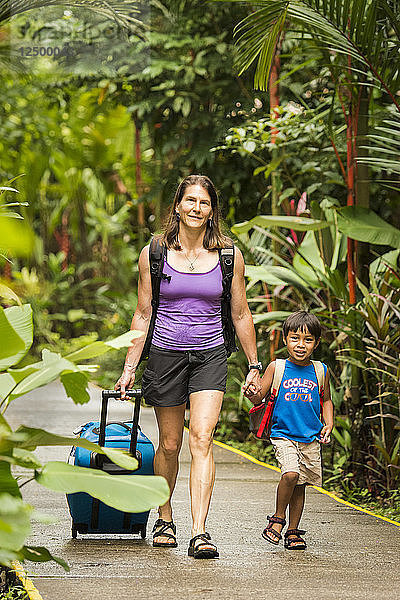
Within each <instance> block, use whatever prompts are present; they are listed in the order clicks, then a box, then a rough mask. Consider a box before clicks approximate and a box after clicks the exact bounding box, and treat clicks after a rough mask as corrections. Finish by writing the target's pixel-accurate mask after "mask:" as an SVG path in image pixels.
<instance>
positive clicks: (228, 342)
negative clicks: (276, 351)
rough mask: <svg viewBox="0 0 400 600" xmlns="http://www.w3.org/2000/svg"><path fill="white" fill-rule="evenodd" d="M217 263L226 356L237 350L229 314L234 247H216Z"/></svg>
mask: <svg viewBox="0 0 400 600" xmlns="http://www.w3.org/2000/svg"><path fill="white" fill-rule="evenodd" d="M218 254H219V263H220V265H221V272H222V298H221V318H222V330H223V334H224V341H225V348H226V351H227V354H228V356H230V354H232V352H236V351H237V347H236V342H235V328H234V326H233V321H232V315H231V297H232V295H231V287H232V279H233V271H234V266H235V247H234V245H233V244H232V245H231V246H227V247H226V248H218Z"/></svg>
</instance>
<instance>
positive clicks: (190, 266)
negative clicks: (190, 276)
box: [185, 252, 200, 271]
mask: <svg viewBox="0 0 400 600" xmlns="http://www.w3.org/2000/svg"><path fill="white" fill-rule="evenodd" d="M199 256H200V252H199V253H198V255H197V256H196V258H195V259H194V260H190V258H189V257H188V255H187V254H186V252H185V258H186V260H187V261H188V263H189V271H194V263H195V262H196V260H197V259H198V258H199Z"/></svg>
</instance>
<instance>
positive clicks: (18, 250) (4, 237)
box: [0, 216, 34, 256]
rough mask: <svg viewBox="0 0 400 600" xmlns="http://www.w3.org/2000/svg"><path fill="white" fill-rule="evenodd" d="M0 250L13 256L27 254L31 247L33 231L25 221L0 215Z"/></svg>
mask: <svg viewBox="0 0 400 600" xmlns="http://www.w3.org/2000/svg"><path fill="white" fill-rule="evenodd" d="M0 240H1V241H0V252H3V253H4V252H10V253H11V254H12V255H13V256H29V254H30V253H31V252H32V249H33V241H34V238H33V233H32V231H31V229H29V227H28V226H27V224H26V223H21V222H19V221H17V220H16V219H8V218H7V217H2V216H0Z"/></svg>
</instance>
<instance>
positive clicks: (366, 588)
mask: <svg viewBox="0 0 400 600" xmlns="http://www.w3.org/2000/svg"><path fill="white" fill-rule="evenodd" d="M99 407H100V391H99V389H98V388H95V387H92V388H91V400H90V402H89V403H88V404H86V405H84V406H76V405H74V404H73V402H72V401H71V400H69V399H67V398H66V397H65V393H64V389H63V387H62V386H61V384H60V383H53V384H50V385H48V386H46V387H45V388H42V389H39V390H36V391H34V392H32V393H30V394H28V395H27V396H25V397H24V398H19V399H17V400H15V401H14V402H13V404H12V405H11V406H10V408H9V410H8V411H7V417H8V419H9V421H10V422H11V423H12V424H13V425H17V424H18V423H24V424H25V425H30V426H33V427H44V428H45V429H47V430H49V431H51V432H53V433H59V434H64V435H71V432H72V431H73V430H74V429H76V428H77V426H79V425H81V424H82V423H85V422H86V421H90V420H96V419H97V415H98V414H99ZM130 407H131V405H130V404H129V405H128V404H124V403H121V402H115V401H113V402H112V406H111V413H110V417H111V418H113V419H117V420H129V419H130V418H131V412H130ZM110 420H111V419H110ZM140 422H141V425H142V428H143V431H144V432H145V433H146V434H147V435H148V436H149V437H150V438H151V439H152V440H153V441H155V440H156V438H157V434H156V425H155V420H154V417H153V412H152V410H151V409H148V408H146V409H143V410H142V412H141V418H140ZM185 435H186V434H185ZM214 451H215V459H216V462H217V479H216V485H215V490H214V495H213V499H212V503H211V510H210V516H209V519H208V523H207V530H208V531H209V532H210V533H211V535H212V538H213V541H214V542H215V543H216V544H217V545H218V549H219V552H220V558H219V559H217V560H194V559H192V558H189V557H188V556H187V545H188V540H189V538H190V506H189V494H188V473H189V466H190V465H189V452H188V447H187V439H185V442H184V447H183V449H182V453H181V463H180V464H181V467H180V473H179V478H178V483H177V488H176V490H175V494H174V499H173V505H174V518H175V522H176V525H177V535H178V544H179V545H178V547H177V548H175V549H170V550H168V549H153V548H152V546H151V537H150V534H149V533H148V536H147V539H146V540H141V539H139V538H138V537H135V536H100V535H97V536H91V537H87V536H82V535H78V539H76V540H73V539H71V522H70V516H69V512H68V509H67V505H66V500H65V497H64V496H63V495H61V494H58V493H55V492H54V493H53V492H51V491H49V490H46V489H45V488H43V487H41V486H39V485H37V484H36V483H30V484H28V485H26V486H25V487H24V488H23V491H24V497H25V499H26V501H27V502H29V503H31V504H33V505H34V506H35V508H36V509H37V510H39V511H40V512H43V513H46V514H49V515H52V516H53V517H56V518H57V523H56V524H55V525H44V524H41V523H37V524H35V526H34V535H32V537H31V539H30V540H29V541H30V543H32V544H35V545H39V546H46V547H47V548H49V550H50V551H51V552H52V553H53V554H55V555H57V556H61V557H63V558H64V559H66V560H67V562H68V563H69V565H70V567H71V572H70V573H65V572H64V570H63V569H62V568H61V567H60V566H58V565H57V564H55V563H42V564H34V563H26V564H25V569H26V570H27V572H28V575H29V576H30V577H31V579H32V580H33V582H34V584H35V586H36V587H37V589H38V590H39V592H40V594H41V596H42V597H43V600H114V599H115V598H118V600H131V599H133V598H135V599H136V598H139V599H142V598H143V599H145V598H151V599H155V600H158V599H160V600H161V599H163V600H164V599H166V598H179V599H182V600H186V599H189V598H191V599H192V598H195V599H196V600H198V599H205V598H210V599H216V598H218V599H219V598H223V599H226V600H230V599H235V600H236V599H237V600H249V599H253V598H254V599H260V598H270V597H271V598H273V599H274V600H275V599H276V600H289V599H295V600H306V599H307V600H309V598H312V597H320V598H323V599H324V600H331V599H332V600H342V599H343V600H353V599H354V600H355V599H357V600H361V599H364V598H365V599H368V600H371V599H375V598H376V599H377V598H379V599H382V600H399V598H400V552H399V543H400V528H399V527H397V526H395V525H392V524H390V523H387V522H385V521H382V520H380V519H378V518H375V517H372V516H369V515H366V514H363V513H361V512H359V511H357V510H355V509H352V508H349V507H346V506H344V505H342V504H339V503H338V502H336V501H335V500H333V499H331V498H329V497H327V496H325V495H322V494H320V493H319V492H317V491H316V490H313V489H309V490H307V500H306V508H305V512H304V516H303V519H302V523H301V527H303V528H304V529H306V530H307V535H306V539H307V543H308V548H307V550H305V551H288V550H284V548H283V544H282V542H281V544H280V545H279V546H277V547H276V546H273V545H271V544H269V543H268V542H266V541H265V540H264V539H263V538H262V537H261V531H262V530H263V528H264V527H265V525H266V519H265V517H266V515H267V514H272V511H273V506H274V496H275V488H276V485H277V482H278V480H279V474H278V473H276V472H274V471H272V470H270V469H266V468H264V467H262V466H259V465H256V464H254V463H251V462H249V461H248V460H246V459H245V458H243V457H241V456H238V455H237V454H234V453H233V452H230V451H228V450H225V449H223V448H220V447H218V446H215V448H214ZM68 452H69V449H67V448H57V447H49V448H41V449H40V450H39V451H38V456H39V458H41V459H43V460H66V458H67V454H68ZM156 518H157V517H156V512H155V511H152V513H151V514H150V520H149V525H148V530H149V531H150V530H151V527H152V525H153V523H154V520H155V519H156Z"/></svg>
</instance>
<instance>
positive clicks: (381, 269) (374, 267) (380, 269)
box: [369, 250, 400, 275]
mask: <svg viewBox="0 0 400 600" xmlns="http://www.w3.org/2000/svg"><path fill="white" fill-rule="evenodd" d="M399 257H400V250H391V251H390V252H386V253H385V254H383V255H382V256H379V257H378V258H376V259H375V260H374V261H373V262H372V263H371V264H370V266H369V269H370V271H371V273H372V274H373V275H377V274H378V273H385V272H386V271H387V270H388V266H389V267H391V268H392V269H397V268H398V267H397V263H398V260H399Z"/></svg>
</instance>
